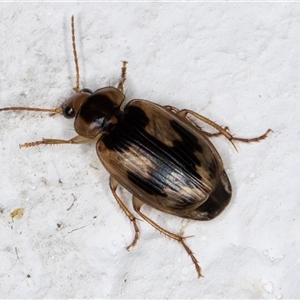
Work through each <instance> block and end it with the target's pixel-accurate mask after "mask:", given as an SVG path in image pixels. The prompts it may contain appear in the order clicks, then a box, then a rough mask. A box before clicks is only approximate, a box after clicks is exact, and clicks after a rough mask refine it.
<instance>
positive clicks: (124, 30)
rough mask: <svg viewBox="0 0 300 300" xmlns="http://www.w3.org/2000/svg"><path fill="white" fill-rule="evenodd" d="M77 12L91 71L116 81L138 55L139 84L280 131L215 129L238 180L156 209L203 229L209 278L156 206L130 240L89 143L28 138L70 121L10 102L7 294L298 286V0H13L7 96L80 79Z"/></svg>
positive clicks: (1, 54)
mask: <svg viewBox="0 0 300 300" xmlns="http://www.w3.org/2000/svg"><path fill="white" fill-rule="evenodd" d="M71 14H74V15H75V18H76V31H77V33H76V37H77V47H78V52H79V59H80V67H81V76H82V83H83V85H84V86H85V87H88V88H91V89H92V90H95V89H96V88H99V87H103V86H106V85H108V84H109V83H111V84H115V83H116V82H117V80H118V78H119V74H120V66H121V63H120V62H121V60H128V61H129V67H128V81H127V86H126V89H127V90H126V95H127V98H128V99H133V98H142V99H149V100H152V101H154V102H157V103H160V104H170V105H174V106H177V107H179V108H190V109H193V110H196V111H197V112H199V113H201V114H203V115H205V116H206V117H209V118H211V119H212V120H214V121H216V122H217V123H219V124H221V125H228V126H229V127H230V129H231V131H232V132H234V133H236V134H237V135H240V136H245V137H252V136H256V135H259V134H262V133H263V132H264V131H265V130H266V129H268V128H272V129H273V130H274V133H273V134H271V135H270V137H269V138H268V139H267V140H265V141H264V142H261V143H258V144H251V145H246V144H241V143H239V144H238V145H237V146H238V149H239V152H238V153H237V152H235V151H234V149H233V148H232V146H231V145H230V144H229V143H228V142H227V141H226V140H225V139H224V138H219V139H214V143H215V144H216V146H217V148H218V150H219V152H220V154H221V155H222V157H223V160H224V164H225V166H226V170H227V173H228V175H229V177H230V179H231V182H232V185H233V189H234V194H233V198H232V201H231V203H230V205H229V206H228V208H227V209H226V210H225V211H224V212H223V213H222V214H221V215H220V216H219V217H218V218H216V219H215V220H213V221H210V222H207V223H205V222H192V221H190V222H187V221H186V220H182V219H179V218H175V217H172V216H168V215H164V214H162V213H157V212H155V211H153V210H150V209H146V212H147V214H148V215H149V216H151V217H153V218H154V219H155V220H156V221H157V222H159V223H160V224H161V225H162V226H164V227H166V228H168V229H170V230H172V231H174V232H179V231H180V230H182V231H183V232H184V234H185V235H194V237H193V238H190V239H189V240H188V244H189V246H190V247H191V249H192V250H193V251H194V253H195V255H196V257H197V258H198V260H199V262H200V264H201V266H202V269H203V274H204V276H205V277H204V278H202V279H200V280H199V279H197V277H196V272H195V270H194V266H193V265H192V263H191V261H190V259H189V257H188V256H187V255H186V253H185V252H184V250H183V249H182V248H181V247H180V245H178V244H177V243H176V242H174V241H172V240H170V239H167V238H165V237H164V236H162V235H161V234H159V233H158V232H156V231H155V230H154V229H153V228H151V227H150V226H148V225H147V224H145V222H140V229H141V238H140V241H139V243H138V245H137V246H136V247H135V248H134V249H132V251H131V252H127V251H126V248H125V247H126V245H128V244H129V243H130V242H131V240H132V238H133V229H132V227H131V225H130V223H129V221H128V220H127V218H126V217H125V216H124V214H123V213H122V212H121V210H120V209H119V207H118V205H117V203H116V202H115V201H114V199H113V196H112V195H111V193H110V191H109V188H108V174H107V173H106V172H105V170H104V169H103V168H102V167H101V165H100V162H99V161H98V158H97V156H96V152H95V147H94V145H83V146H68V145H66V146H57V147H36V148H31V149H21V150H20V149H19V147H18V145H19V143H23V142H27V141H35V140H39V139H41V138H42V137H47V138H68V137H72V136H73V135H74V133H73V131H72V122H70V121H69V120H64V119H63V118H62V117H60V116H56V117H53V118H50V117H48V116H47V114H43V115H40V114H34V113H12V112H2V113H1V114H0V134H1V140H0V151H1V154H0V164H1V173H0V175H1V178H0V208H1V214H0V222H1V224H0V228H1V230H0V252H1V262H0V297H1V298H7V297H14V298H25V297H30V298H37V297H38V298H75V297H76V298H94V297H97V298H114V297H118V298H142V297H147V298H154V297H155V298H267V299H269V298H270V299H271V298H272V299H274V298H276V299H281V298H299V297H300V290H299V286H300V276H299V273H300V263H299V262H300V257H299V247H300V245H299V218H300V196H299V195H300V193H299V192H300V185H299V179H300V167H299V166H300V159H299V149H300V144H299V139H300V131H299V117H300V105H299V95H300V88H299V82H300V76H299V74H300V73H299V71H300V55H299V49H300V39H299V32H300V23H299V20H300V6H299V4H297V3H263V4H262V3H253V4H249V3H221V4H220V3H217V4H213V3H182V4H181V3H175V4H170V3H80V4H78V3H66V4H59V3H48V4H42V3H34V4H28V3H22V4H20V3H6V4H5V3H2V4H1V6H0V15H1V21H0V26H1V31H0V66H1V69H0V70H1V74H0V76H1V81H0V101H1V102H0V103H1V104H0V107H4V106H10V105H13V106H16V105H18V106H21V105H31V106H38V107H55V106H59V105H60V103H61V102H62V101H63V100H64V99H65V98H67V97H68V96H69V95H70V94H71V93H72V87H73V86H74V66H73V56H72V52H71V36H70V16H71ZM72 194H73V195H74V197H76V199H77V201H76V202H75V204H74V205H73V207H72V208H71V209H70V210H67V209H68V208H69V207H70V205H71V204H72V202H73V196H72ZM124 197H126V196H124ZM128 203H129V202H128ZM16 208H24V216H23V217H22V218H21V219H19V220H17V219H16V220H12V219H11V217H10V213H11V212H12V211H13V210H14V209H16ZM57 224H60V227H58V226H57ZM76 229H78V230H76ZM16 250H17V253H16ZM27 275H30V277H29V278H28V277H27Z"/></svg>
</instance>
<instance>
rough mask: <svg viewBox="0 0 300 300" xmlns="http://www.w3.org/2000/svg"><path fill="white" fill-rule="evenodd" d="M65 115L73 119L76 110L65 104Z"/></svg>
mask: <svg viewBox="0 0 300 300" xmlns="http://www.w3.org/2000/svg"><path fill="white" fill-rule="evenodd" d="M63 115H64V117H65V118H67V119H72V118H74V117H75V110H74V109H73V108H72V107H70V106H65V107H64V108H63Z"/></svg>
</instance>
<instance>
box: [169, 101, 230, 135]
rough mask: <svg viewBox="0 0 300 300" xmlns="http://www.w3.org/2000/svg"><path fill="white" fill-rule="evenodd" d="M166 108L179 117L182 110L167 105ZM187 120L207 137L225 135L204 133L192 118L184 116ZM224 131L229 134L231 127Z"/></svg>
mask: <svg viewBox="0 0 300 300" xmlns="http://www.w3.org/2000/svg"><path fill="white" fill-rule="evenodd" d="M164 108H166V109H167V110H170V111H171V112H173V113H175V114H177V115H179V112H180V110H179V109H178V108H177V107H175V106H171V105H166V106H164ZM183 117H184V119H185V120H188V121H189V122H190V123H191V124H192V125H194V126H195V127H196V128H198V129H199V130H201V132H202V133H204V134H205V135H206V136H208V137H216V136H220V135H222V134H223V133H222V132H216V133H210V132H207V131H204V130H203V129H202V128H201V127H200V126H199V125H198V124H196V123H195V122H194V121H193V120H191V119H190V118H188V117H186V116H183ZM223 129H224V130H226V131H228V132H229V127H228V126H226V127H224V128H223Z"/></svg>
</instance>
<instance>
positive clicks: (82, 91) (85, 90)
mask: <svg viewBox="0 0 300 300" xmlns="http://www.w3.org/2000/svg"><path fill="white" fill-rule="evenodd" d="M80 93H89V94H93V92H92V91H91V90H90V89H82V90H80Z"/></svg>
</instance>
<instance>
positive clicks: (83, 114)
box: [0, 16, 271, 277]
mask: <svg viewBox="0 0 300 300" xmlns="http://www.w3.org/2000/svg"><path fill="white" fill-rule="evenodd" d="M71 30H72V47H73V54H74V61H75V70H76V87H75V88H74V90H75V94H74V95H73V96H71V97H70V98H69V99H68V100H67V101H66V102H65V103H64V104H63V105H62V106H61V107H58V108H55V109H44V108H32V107H6V108H1V109H0V111H9V110H27V111H37V112H50V113H51V115H54V114H62V115H63V116H64V117H66V118H70V119H75V121H74V129H75V131H76V133H77V136H75V137H74V138H72V139H70V140H59V139H43V140H41V141H36V142H29V143H25V144H22V145H20V147H33V146H38V145H54V144H55V145H57V144H82V143H89V142H96V151H97V154H98V157H99V159H100V161H101V163H102V165H103V166H104V167H105V168H106V170H107V171H108V173H109V174H110V180H109V185H110V189H111V192H112V194H113V196H114V198H115V199H116V201H117V203H118V204H119V206H120V207H121V209H122V210H123V211H124V213H125V214H126V216H127V217H128V218H129V219H130V221H131V222H132V224H133V227H134V231H135V235H134V239H133V241H132V242H131V244H130V245H129V246H128V247H127V249H128V250H129V249H130V248H131V247H133V246H135V244H136V243H137V241H138V239H139V233H140V231H139V227H138V224H137V220H138V219H137V218H136V217H135V215H134V214H133V213H132V212H131V211H130V210H129V209H128V208H127V206H126V205H125V203H124V202H123V200H122V199H121V198H120V196H119V195H118V194H117V188H118V186H119V185H120V186H122V187H123V188H125V189H126V190H127V191H129V192H130V193H131V194H132V204H133V209H134V211H135V212H136V213H137V214H138V215H139V216H140V217H141V218H142V219H144V220H145V221H147V222H148V223H149V224H150V225H152V226H153V227H154V228H155V229H157V230H158V231H160V232H161V233H163V234H164V235H166V236H168V237H170V238H172V239H174V240H176V241H178V242H179V243H180V244H181V245H182V246H183V247H184V249H185V250H186V252H187V254H188V255H189V256H190V258H191V259H192V261H193V263H194V265H195V268H196V272H197V275H198V277H201V276H202V273H201V268H200V265H199V263H198V261H197V259H196V257H195V256H194V254H193V252H192V251H191V250H190V248H189V247H188V246H187V244H186V243H185V237H184V236H181V235H179V234H174V233H172V232H170V231H168V230H166V229H164V228H162V227H161V226H159V225H158V224H156V223H155V222H154V221H153V220H152V219H150V218H149V217H147V216H146V215H145V214H144V213H142V211H141V207H142V206H143V205H144V204H147V205H149V206H151V207H153V208H154V209H157V210H159V211H162V212H164V213H168V214H172V215H175V216H177V217H181V218H187V219H193V220H199V221H207V220H211V219H213V218H215V217H216V216H218V215H219V214H220V213H221V212H222V211H223V210H224V209H225V207H226V206H227V205H228V203H229V201H230V199H231V195H232V188H231V184H230V181H229V179H228V176H227V174H226V172H225V170H224V165H223V162H222V159H221V157H220V155H219V153H218V151H217V150H216V148H215V147H214V145H213V144H212V143H211V142H210V140H209V138H211V137H213V136H219V135H223V136H225V137H226V138H227V139H228V140H229V141H230V142H231V143H232V144H233V146H234V147H235V145H234V141H240V142H246V143H250V142H257V141H260V140H263V139H265V138H266V137H267V135H268V133H269V132H270V131H271V129H268V130H267V131H266V133H265V134H263V135H261V136H259V137H256V138H251V139H246V138H238V137H233V135H232V134H231V133H230V131H229V129H228V127H224V128H223V127H221V126H220V125H218V124H216V123H215V122H213V121H211V120H209V119H207V118H206V117H204V116H202V115H200V114H198V113H196V112H194V111H191V110H187V109H183V110H178V109H177V108H176V107H173V106H162V105H159V104H155V103H153V102H150V101H147V100H139V99H136V100H131V101H130V102H129V103H127V104H126V105H125V104H124V101H125V95H124V91H123V90H124V84H125V81H126V73H127V62H126V61H123V63H122V69H121V77H120V81H119V84H118V86H117V87H113V86H107V87H103V88H100V89H98V90H96V91H94V92H92V91H91V90H89V89H86V88H84V89H80V75H79V64H78V57H77V50H76V42H75V26H74V16H72V18H71ZM191 116H192V117H194V119H196V121H202V122H204V123H207V124H208V125H210V126H211V127H213V128H215V129H216V130H217V133H208V132H206V131H204V130H202V129H201V128H200V127H199V125H198V124H196V122H195V121H193V120H192V119H191Z"/></svg>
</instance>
